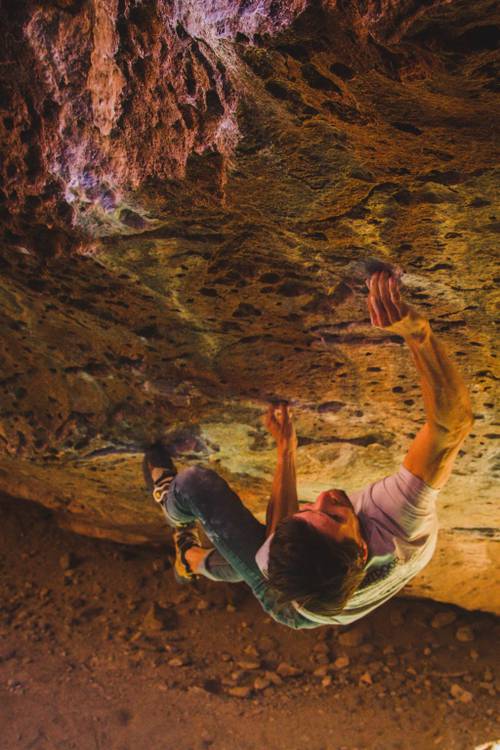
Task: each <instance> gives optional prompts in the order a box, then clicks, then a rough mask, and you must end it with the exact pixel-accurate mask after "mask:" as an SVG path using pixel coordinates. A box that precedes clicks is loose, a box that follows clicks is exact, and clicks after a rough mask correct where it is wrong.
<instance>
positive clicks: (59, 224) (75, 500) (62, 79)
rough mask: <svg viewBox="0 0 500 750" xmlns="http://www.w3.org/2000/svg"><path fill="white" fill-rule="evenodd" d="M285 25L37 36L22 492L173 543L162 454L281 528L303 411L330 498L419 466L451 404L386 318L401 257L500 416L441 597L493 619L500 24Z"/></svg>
mask: <svg viewBox="0 0 500 750" xmlns="http://www.w3.org/2000/svg"><path fill="white" fill-rule="evenodd" d="M229 5H230V4H228V9H229ZM268 5H269V8H267V5H266V9H267V10H266V14H267V15H266V14H261V15H260V16H259V17H257V15H256V14H255V13H253V15H252V8H253V6H252V5H251V4H250V5H248V4H247V6H248V8H247V9H246V11H245V12H244V13H241V14H240V15H238V12H237V11H236V10H234V13H233V15H231V13H230V12H229V11H228V12H227V13H226V14H225V16H224V17H225V18H226V19H227V23H225V24H224V23H221V18H222V15H224V14H222V13H221V9H223V4H222V3H215V2H214V3H211V5H210V12H207V13H206V14H205V15H204V14H203V13H201V14H200V7H201V6H200V4H199V3H195V2H192V3H176V4H174V6H175V7H174V9H173V10H172V8H170V10H169V9H168V8H167V6H166V4H163V3H160V2H158V3H153V4H150V5H149V6H145V5H144V6H135V5H132V4H130V6H129V5H128V4H126V3H125V4H122V5H120V6H119V5H118V3H115V2H97V0H95V2H94V3H54V4H48V5H46V6H44V7H43V8H40V7H37V8H33V9H32V11H28V10H27V11H26V16H25V17H22V11H21V10H19V11H18V16H17V17H14V18H13V19H11V20H9V23H8V24H7V25H9V24H10V25H11V26H10V28H11V29H12V27H13V26H14V27H15V28H17V29H18V35H19V34H21V36H22V39H23V44H22V45H21V55H20V61H21V66H20V70H19V72H18V73H16V74H15V75H13V73H12V72H10V73H8V75H7V77H6V78H5V79H4V83H3V89H2V90H3V96H2V99H3V101H4V104H5V107H6V108H7V109H8V111H7V109H6V111H5V112H4V113H3V116H2V118H1V122H2V127H3V140H4V144H5V145H6V147H7V148H6V154H7V157H8V158H7V159H6V162H5V168H4V173H3V196H4V200H3V206H4V209H3V210H4V214H3V218H4V219H5V225H6V233H5V244H4V247H3V250H2V291H3V295H2V296H3V304H4V311H5V312H4V320H3V329H4V335H3V337H2V338H3V341H4V345H5V351H4V367H3V370H4V373H3V377H2V384H1V385H2V390H3V404H4V409H3V419H2V437H3V445H4V448H3V453H4V456H3V459H2V477H3V479H2V485H3V488H4V490H6V491H8V492H10V493H12V494H15V495H16V496H25V497H28V498H30V499H38V500H40V502H42V503H44V504H46V505H48V506H49V507H52V508H54V509H55V510H56V511H57V513H58V514H59V516H60V518H61V521H62V522H63V523H66V524H67V525H70V526H71V527H73V528H75V529H78V530H81V531H84V532H86V533H94V534H102V535H107V536H112V537H114V538H120V539H128V540H129V541H143V540H154V541H158V540H159V539H160V538H161V535H162V530H161V519H160V518H158V516H157V515H156V514H155V508H153V507H152V506H150V505H148V500H147V496H146V494H145V491H144V490H143V488H142V487H141V479H140V460H141V452H142V449H143V447H144V445H145V444H146V443H147V442H149V441H150V440H151V439H156V438H159V437H162V438H163V439H164V440H165V441H166V442H167V443H169V444H170V445H171V446H172V450H173V451H174V452H175V455H176V458H177V461H178V462H179V464H180V465H189V464H190V463H191V462H193V461H198V462H202V463H205V464H207V465H210V466H212V467H214V468H216V469H217V470H218V471H220V472H221V473H222V474H223V475H224V476H226V477H227V478H228V479H229V480H230V481H231V483H232V484H234V485H235V486H236V487H237V488H238V489H239V491H240V492H241V493H242V495H243V497H244V499H245V501H246V502H247V503H248V504H249V505H250V507H252V509H253V510H255V511H256V512H260V513H262V511H263V508H264V505H265V502H266V499H267V493H268V492H269V483H270V478H271V472H272V464H273V448H272V445H271V443H270V441H269V440H268V438H267V437H266V435H265V433H264V429H263V426H262V423H261V419H260V416H261V413H262V411H263V410H264V408H265V404H266V403H267V402H268V401H269V400H270V399H273V400H276V399H280V398H285V399H287V400H289V401H290V402H291V403H292V405H293V408H294V413H295V418H296V421H297V427H298V433H299V438H300V447H299V452H298V469H299V481H300V490H301V493H302V494H303V496H304V497H311V496H313V495H314V493H315V492H316V491H317V490H318V489H321V488H322V487H324V486H325V483H326V484H328V485H330V484H331V478H332V477H335V478H336V479H339V480H340V481H341V482H343V483H344V485H345V486H346V487H347V488H354V487H355V486H359V485H360V484H362V483H367V482H369V481H373V480H374V479H376V478H378V477H379V476H382V475H383V474H384V473H388V472H391V471H393V470H394V469H395V468H396V467H397V465H398V463H399V462H400V461H401V458H402V456H403V455H404V450H405V447H406V446H407V445H408V442H409V441H410V440H411V437H412V435H413V434H414V433H415V432H416V430H417V429H418V425H419V424H421V421H422V414H423V412H422V409H421V401H420V396H419V391H418V385H417V382H416V376H415V373H414V371H413V369H412V366H411V363H410V361H409V357H408V355H407V353H406V352H405V351H404V348H403V347H402V345H401V342H400V341H398V340H397V338H395V337H393V336H387V335H386V334H384V333H382V332H374V331H373V330H372V329H370V326H369V320H368V316H367V312H366V308H365V302H364V299H363V294H362V286H363V274H364V271H365V265H364V264H365V263H366V261H369V260H370V259H373V258H375V259H378V260H379V261H380V260H381V261H384V262H387V263H391V264H395V265H397V266H399V267H401V269H402V270H403V271H404V274H405V275H404V283H405V286H406V288H407V293H408V296H409V298H410V300H411V301H412V302H413V303H415V304H416V305H419V306H421V307H422V309H424V310H427V311H428V313H429V315H430V316H431V318H432V320H433V324H434V327H435V330H436V331H437V332H438V334H440V335H441V336H442V337H443V338H444V340H445V341H446V342H447V344H448V347H449V349H450V351H451V353H452V354H453V355H454V357H455V358H456V359H457V361H458V362H459V364H460V366H461V369H462V370H463V371H464V373H465V374H466V377H467V379H468V382H469V383H470V385H471V389H472V393H473V402H474V412H475V416H476V422H475V426H474V429H473V433H472V436H471V437H470V438H469V440H468V442H467V444H466V446H465V448H464V452H463V455H462V456H461V457H460V458H459V461H458V464H457V469H456V471H455V473H454V477H453V478H452V480H451V481H450V484H449V485H448V487H447V488H446V490H445V491H444V492H443V495H442V500H441V501H440V505H441V507H440V518H441V524H442V527H443V530H444V531H443V533H442V539H443V543H444V541H445V540H446V546H445V549H444V551H442V552H441V551H438V555H437V557H436V562H435V563H433V565H438V566H440V567H438V570H436V571H433V568H432V566H431V567H430V568H429V569H428V572H426V573H425V574H424V578H423V579H422V582H421V583H420V584H418V582H417V584H416V585H417V588H416V591H417V593H418V592H421V593H422V592H423V593H428V592H429V591H432V595H433V596H435V597H436V598H444V599H447V600H451V601H456V602H457V603H461V604H465V606H472V607H474V606H478V607H484V608H488V607H490V606H491V603H490V601H491V596H489V595H488V596H485V592H484V590H482V587H481V586H480V585H479V584H478V581H480V580H484V581H485V580H487V578H488V576H490V575H491V570H492V565H493V562H492V561H493V560H494V550H495V549H497V546H495V544H496V543H495V537H494V531H493V530H494V529H495V527H496V526H497V524H498V518H497V517H496V516H495V512H496V486H497V485H496V475H495V471H497V470H495V467H494V463H493V462H494V447H495V440H496V438H498V435H497V430H496V428H495V425H494V419H495V406H494V404H495V387H496V383H497V378H498V369H497V368H495V356H494V355H495V352H494V337H493V335H492V321H493V318H494V309H495V290H494V278H495V270H494V262H495V251H496V237H497V234H498V219H497V214H496V213H495V211H496V208H495V197H496V186H497V172H496V170H495V162H494V158H493V154H494V153H495V127H494V123H495V120H494V117H492V113H493V112H495V111H497V110H495V106H496V99H495V84H494V80H495V77H494V72H495V70H496V67H495V66H496V65H497V64H498V62H497V59H496V57H495V50H494V45H493V41H494V37H495V31H494V29H495V28H497V25H496V24H497V22H498V18H496V17H495V16H494V15H492V14H491V12H488V13H487V12H486V11H487V10H488V8H489V5H488V4H487V3H483V4H477V5H475V8H474V9H471V8H470V7H468V5H467V4H465V3H461V2H457V3H435V4H434V6H433V7H431V8H429V7H427V8H426V13H425V14H424V15H422V14H417V11H420V10H421V8H420V4H417V3H411V2H407V3H401V4H400V5H399V6H398V9H397V13H395V12H394V8H395V6H394V5H393V4H391V6H390V7H389V5H387V7H386V6H385V4H371V3H363V4H361V3H359V4H352V5H351V6H350V7H349V9H348V10H344V9H342V8H341V7H340V6H338V5H337V4H332V3H330V4H328V3H325V4H324V5H323V6H321V5H320V4H317V3H304V2H302V3H295V4H280V3H278V4H273V3H269V4H268ZM271 5H272V6H273V7H274V8H275V9H276V8H277V9H278V11H279V12H278V11H276V10H275V11H273V12H271ZM285 5H287V7H285ZM250 6H251V7H250ZM375 6H377V8H378V9H377V8H376V7H375ZM417 6H418V7H417ZM224 7H225V6H224ZM205 10H206V8H205ZM105 12H106V13H107V15H106V16H105V17H106V19H107V20H106V23H104V24H103V23H99V24H98V25H99V28H97V27H96V23H97V21H98V19H100V18H101V19H102V18H104V15H103V14H105ZM273 13H274V14H275V15H274V16H273ZM417 15H418V17H417ZM486 20H487V22H486ZM410 22H411V23H410ZM203 23H205V26H203ZM16 24H17V26H16ZM203 29H205V31H203ZM203 34H204V36H203ZM77 41H78V44H76V42H77ZM6 51H7V52H9V45H8V44H7V45H6ZM10 62H11V61H10ZM28 64H30V65H31V68H30V69H29V71H28V69H27V68H28ZM6 69H7V70H8V71H11V69H10V68H8V67H7V68H6ZM28 73H29V74H28ZM9 76H10V77H9ZM110 81H111V82H114V85H113V86H111V84H110V85H109V87H108V88H106V86H107V84H108V83H110ZM14 83H15V84H16V85H15V86H14ZM115 84H116V85H115ZM102 87H104V88H102ZM101 89H102V91H101ZM103 92H109V93H110V97H109V98H108V100H106V97H105V96H104V95H103ZM111 94H112V96H111ZM99 102H102V107H103V109H102V110H101V109H100V104H99ZM471 498H480V500H479V501H478V502H475V503H474V505H473V506H472V505H471ZM492 534H493V537H492ZM470 550H473V551H472V552H470ZM479 550H481V551H479ZM447 551H451V552H450V554H449V555H447V554H446V552H447ZM457 555H458V558H457ZM460 555H462V557H463V556H464V555H465V557H466V558H467V565H466V567H467V568H468V569H469V573H467V574H466V578H467V580H468V581H469V583H467V585H464V586H463V587H462V588H463V591H462V592H457V590H456V585H455V584H453V585H450V581H451V580H454V578H453V576H454V571H455V569H456V568H457V566H458V567H460V563H459V562H457V559H458V560H459V561H460V559H461V558H460ZM463 559H464V560H465V558H463ZM450 560H453V562H452V563H451V562H450ZM447 565H448V567H446V566H447ZM464 565H465V563H464V562H462V566H464ZM443 571H445V573H443ZM425 576H427V577H425ZM481 576H484V578H481ZM447 581H448V582H447ZM419 585H420V588H418V586H419ZM495 606H496V605H495Z"/></svg>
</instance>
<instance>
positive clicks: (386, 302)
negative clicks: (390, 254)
mask: <svg viewBox="0 0 500 750" xmlns="http://www.w3.org/2000/svg"><path fill="white" fill-rule="evenodd" d="M390 279H391V276H390V274H389V273H388V272H387V271H386V272H384V273H382V274H381V277H380V279H379V283H378V291H379V295H380V301H381V303H382V305H383V306H384V310H385V312H386V315H387V317H388V319H389V322H390V323H396V322H397V321H398V320H401V314H400V312H399V309H398V307H397V306H396V305H395V304H394V303H393V301H392V297H391V292H390V285H389V282H390Z"/></svg>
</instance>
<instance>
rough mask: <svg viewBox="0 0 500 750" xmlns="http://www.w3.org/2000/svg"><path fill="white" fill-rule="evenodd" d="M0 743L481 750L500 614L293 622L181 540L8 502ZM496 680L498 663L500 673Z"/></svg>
mask: <svg viewBox="0 0 500 750" xmlns="http://www.w3.org/2000/svg"><path fill="white" fill-rule="evenodd" d="M0 512H1V517H2V526H1V528H2V534H1V542H0V545H1V546H0V597H1V611H0V748H1V750H17V749H18V748H19V749H21V748H22V750H53V749H54V750H55V749H56V748H57V749H59V748H60V749H61V750H73V749H74V750H143V749H144V750H203V749H204V748H213V750H234V749H237V750H240V749H241V750H273V749H275V748H276V749H278V748H279V749H280V750H281V749H285V748H286V750H303V749H304V748H307V750H407V749H408V750H409V749H410V748H411V749H412V750H433V749H434V748H438V749H439V750H454V749H456V750H459V749H460V750H462V749H463V750H473V749H474V748H476V747H482V746H483V745H486V746H487V747H493V745H489V744H486V743H490V742H492V741H493V740H495V739H498V737H500V727H499V724H498V715H496V710H497V708H498V702H497V698H496V697H495V696H496V691H497V690H498V689H500V684H499V681H498V680H497V681H495V680H496V675H495V667H496V666H498V660H497V662H496V663H495V659H496V657H495V645H496V644H497V643H498V635H499V634H500V627H499V624H498V620H497V619H496V618H494V617H493V616H490V615H487V614H484V613H470V612H465V611H463V610H460V609H457V608H455V607H450V606H446V605H442V604H438V603H432V602H428V601H421V600H409V599H398V600H395V601H393V602H391V603H390V604H389V605H386V606H385V607H383V608H382V609H381V610H379V611H378V612H375V613H373V614H372V615H370V616H369V617H367V618H365V620H364V621H362V623H361V624H356V625H355V626H351V628H349V629H340V628H333V627H332V628H320V629H318V630H313V631H301V632H300V631H299V632H294V631H292V630H288V629H286V628H284V627H282V626H279V625H277V624H276V623H274V622H273V621H272V620H271V619H269V618H268V617H267V616H266V615H265V614H264V612H263V611H262V610H261V609H260V607H259V605H258V604H257V603H256V602H255V601H254V600H253V598H252V596H251V595H250V594H249V592H248V591H247V589H246V588H245V587H244V585H240V584H238V585H233V586H229V585H223V584H215V583H212V582H209V581H204V582H201V583H200V584H198V583H197V584H196V585H194V586H188V587H179V586H178V585H176V584H175V582H174V580H173V575H172V571H171V569H170V568H171V549H170V547H169V545H168V541H166V543H165V547H164V548H162V549H158V548H154V549H153V548H142V547H141V548H137V547H126V546H123V545H118V544H113V543H111V542H103V541H96V540H93V539H87V538H84V537H79V536H76V535H74V534H71V533H69V532H66V531H62V530H60V529H58V528H57V527H56V526H55V524H54V523H53V521H52V520H51V517H50V514H48V513H47V512H46V511H43V510H41V509H40V508H39V507H35V506H31V505H30V504H27V503H23V502H20V501H17V502H14V501H12V500H9V499H3V500H1V502H0ZM497 673H498V670H497Z"/></svg>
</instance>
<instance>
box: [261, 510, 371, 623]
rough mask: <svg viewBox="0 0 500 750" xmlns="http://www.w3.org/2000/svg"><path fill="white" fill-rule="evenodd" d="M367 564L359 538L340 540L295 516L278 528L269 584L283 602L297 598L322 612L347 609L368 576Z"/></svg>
mask: <svg viewBox="0 0 500 750" xmlns="http://www.w3.org/2000/svg"><path fill="white" fill-rule="evenodd" d="M364 566H365V563H364V558H363V549H362V548H361V547H360V546H358V544H356V542H355V541H353V540H352V539H345V540H344V541H342V542H337V541H335V539H331V538H330V537H328V536H327V535H326V534H322V533H321V532H320V531H318V530H317V529H315V528H314V526H311V525H310V524H308V523H307V522H306V521H303V520H301V519H297V518H294V517H293V516H290V517H289V518H286V519H284V520H283V521H282V522H281V523H280V524H279V525H278V526H277V527H276V531H275V533H274V537H273V540H272V542H271V546H270V548H269V563H268V576H269V583H270V584H271V586H273V587H274V588H275V589H276V590H277V591H278V592H279V594H280V595H281V603H282V604H286V603H289V602H291V601H296V602H298V604H299V605H300V606H301V607H304V608H305V609H307V610H309V611H310V612H314V613H315V614H318V615H325V616H329V615H336V614H339V612H341V611H342V610H343V608H344V606H345V604H346V602H347V600H348V599H349V598H350V597H351V596H352V594H353V593H354V591H356V589H357V588H358V586H359V585H360V584H361V582H362V580H363V578H364V576H365V570H364Z"/></svg>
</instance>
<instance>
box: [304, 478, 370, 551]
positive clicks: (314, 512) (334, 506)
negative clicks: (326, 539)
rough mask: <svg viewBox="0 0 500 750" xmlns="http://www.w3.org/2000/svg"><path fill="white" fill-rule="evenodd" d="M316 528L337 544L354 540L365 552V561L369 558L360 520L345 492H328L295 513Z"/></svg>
mask: <svg viewBox="0 0 500 750" xmlns="http://www.w3.org/2000/svg"><path fill="white" fill-rule="evenodd" d="M294 517H295V518H300V519H301V520H303V521H305V522H306V523H309V524H311V526H314V527H315V528H316V529H317V530H318V531H321V533H322V534H326V535H327V536H330V537H331V538H332V539H335V541H337V542H342V541H344V539H352V540H353V541H354V542H356V544H357V545H358V546H359V547H361V548H362V549H363V550H364V557H365V560H366V559H367V557H368V547H367V545H366V542H365V540H364V539H363V536H362V534H361V527H360V525H359V519H358V517H357V515H356V513H355V512H354V508H353V506H352V503H351V501H350V500H349V498H348V497H347V495H346V494H345V492H344V491H343V490H326V491H325V492H322V493H321V494H320V495H318V497H317V498H316V502H314V503H312V504H311V505H310V506H309V507H308V508H307V510H302V511H299V512H298V513H294Z"/></svg>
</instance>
